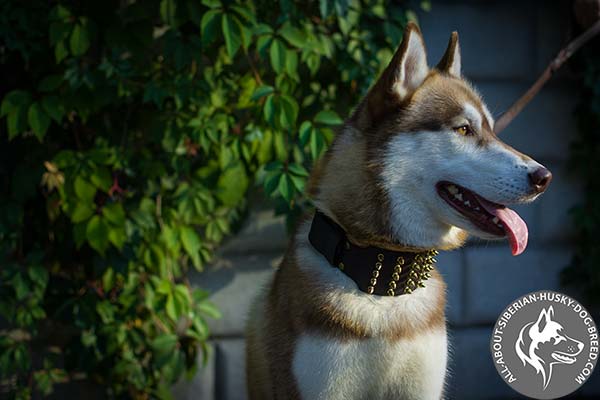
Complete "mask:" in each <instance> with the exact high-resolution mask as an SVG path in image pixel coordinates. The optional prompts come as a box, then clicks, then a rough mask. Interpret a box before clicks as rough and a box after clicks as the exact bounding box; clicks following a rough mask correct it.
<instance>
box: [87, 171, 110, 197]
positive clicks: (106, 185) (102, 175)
mask: <svg viewBox="0 0 600 400" xmlns="http://www.w3.org/2000/svg"><path fill="white" fill-rule="evenodd" d="M90 181H91V182H92V184H93V185H94V186H96V187H97V188H98V189H100V190H102V191H104V192H108V191H109V189H110V187H111V186H112V183H113V182H112V176H111V174H110V171H109V170H108V168H106V167H96V169H94V170H93V171H92V174H91V175H90Z"/></svg>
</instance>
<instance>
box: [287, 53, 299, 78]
mask: <svg viewBox="0 0 600 400" xmlns="http://www.w3.org/2000/svg"><path fill="white" fill-rule="evenodd" d="M285 70H286V71H287V73H288V75H289V76H291V77H294V78H296V80H297V79H298V78H297V77H298V54H297V53H296V52H295V51H293V50H288V51H287V53H286V55H285Z"/></svg>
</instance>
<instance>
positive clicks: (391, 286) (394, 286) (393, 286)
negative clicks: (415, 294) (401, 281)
mask: <svg viewBox="0 0 600 400" xmlns="http://www.w3.org/2000/svg"><path fill="white" fill-rule="evenodd" d="M389 287H390V289H396V282H394V281H391V282H390V284H389Z"/></svg>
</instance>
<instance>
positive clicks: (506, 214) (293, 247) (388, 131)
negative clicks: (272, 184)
mask: <svg viewBox="0 0 600 400" xmlns="http://www.w3.org/2000/svg"><path fill="white" fill-rule="evenodd" d="M493 128H494V119H493V117H492V115H491V113H490V112H489V111H488V108H487V107H486V105H485V104H484V102H483V100H482V99H481V97H480V95H479V94H478V93H477V92H476V91H475V89H473V87H472V86H471V85H470V84H469V83H468V82H467V81H466V80H465V79H464V78H463V77H462V74H461V53H460V46H459V40H458V34H457V33H456V32H454V33H452V35H451V37H450V41H449V44H448V48H447V50H446V52H445V54H444V56H443V57H442V59H441V61H440V62H439V64H437V66H436V67H435V68H430V67H429V66H428V64H427V59H426V51H425V45H424V40H423V37H422V35H421V32H420V31H419V29H418V27H417V26H416V25H415V24H413V23H409V24H408V25H407V27H406V30H405V32H404V37H403V40H402V43H401V44H400V46H399V48H398V49H397V51H396V53H395V54H394V56H393V57H392V59H391V61H390V63H389V65H388V66H387V67H386V69H385V70H384V71H383V72H382V74H381V76H380V77H379V79H378V80H377V81H376V83H375V84H374V85H373V86H372V87H371V89H370V90H369V92H368V93H367V95H366V96H365V97H364V98H363V100H362V101H361V102H360V103H359V105H358V106H357V107H356V109H355V110H354V112H353V113H352V115H351V116H350V117H349V118H348V119H347V120H346V121H344V123H343V125H342V127H341V128H340V130H339V132H338V134H337V135H336V137H335V139H334V141H333V143H332V145H331V146H330V148H329V149H328V151H327V153H326V154H325V155H324V157H323V158H322V159H321V161H320V162H319V163H318V164H317V165H316V166H315V168H314V169H313V171H312V173H311V177H310V180H309V184H308V185H307V193H308V194H309V196H311V198H312V199H313V201H314V204H315V206H316V209H317V210H318V211H317V212H316V213H315V215H314V218H313V220H312V222H311V221H310V220H307V221H305V222H303V223H302V224H300V225H299V227H298V228H297V231H296V233H295V234H294V236H293V237H292V238H291V239H290V243H289V246H288V249H287V251H286V253H285V255H284V258H283V260H282V262H281V265H280V266H279V268H278V270H277V271H276V273H275V274H274V278H273V280H272V282H270V283H269V284H268V286H267V288H266V290H264V291H263V292H262V293H261V294H260V295H259V296H258V299H257V300H256V302H255V303H254V304H253V305H252V307H251V311H250V314H249V318H248V324H247V330H246V339H247V341H246V343H247V344H246V375H247V387H248V393H249V397H250V399H260V400H265V399H304V400H315V399H328V400H332V399H440V398H442V397H443V392H444V384H445V376H446V362H447V339H446V319H445V311H444V309H445V302H446V299H445V289H446V287H445V283H444V281H443V279H442V277H441V276H440V274H439V273H438V272H437V270H436V269H435V261H436V260H435V257H434V256H435V254H437V251H440V250H452V249H456V248H458V247H460V246H462V245H463V244H464V243H465V240H466V239H467V236H468V234H472V235H474V236H477V237H480V238H484V239H504V238H508V240H509V242H510V245H511V249H512V253H513V254H515V255H516V254H519V253H521V252H522V251H523V250H524V249H525V246H526V244H527V235H528V233H527V226H526V224H525V222H523V220H522V219H521V218H520V217H519V216H518V215H517V213H516V212H514V211H512V210H511V209H509V208H508V207H507V206H506V205H507V204H515V203H526V202H530V201H532V200H534V199H535V198H537V197H538V196H539V195H540V194H541V193H542V192H544V191H545V190H546V188H547V186H548V184H549V183H550V180H551V178H552V175H551V173H550V172H549V171H548V170H547V169H546V168H544V167H543V166H542V165H540V164H539V163H537V162H536V161H534V160H533V159H531V158H530V157H528V156H526V155H524V154H522V153H520V152H518V151H516V150H515V149H513V148H511V147H510V146H508V145H506V144H504V143H503V142H501V141H500V139H499V138H497V137H496V135H495V134H494V132H493Z"/></svg>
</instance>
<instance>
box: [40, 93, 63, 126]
mask: <svg viewBox="0 0 600 400" xmlns="http://www.w3.org/2000/svg"><path fill="white" fill-rule="evenodd" d="M42 108H43V109H44V111H45V112H46V113H47V114H48V115H49V116H50V118H52V119H53V120H55V121H56V122H59V123H60V121H61V120H62V117H63V115H64V113H65V110H64V108H63V107H62V104H61V103H60V100H59V99H58V97H56V96H46V97H44V98H43V99H42Z"/></svg>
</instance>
